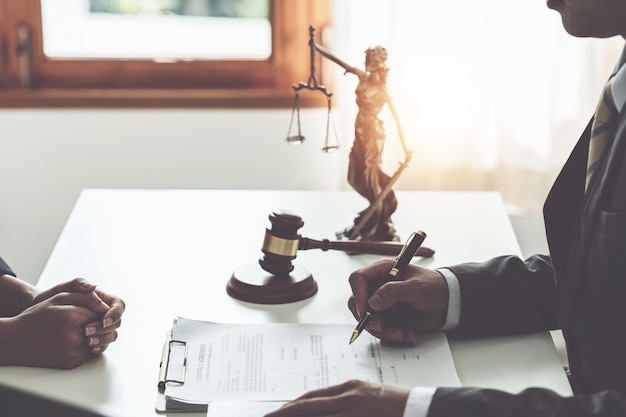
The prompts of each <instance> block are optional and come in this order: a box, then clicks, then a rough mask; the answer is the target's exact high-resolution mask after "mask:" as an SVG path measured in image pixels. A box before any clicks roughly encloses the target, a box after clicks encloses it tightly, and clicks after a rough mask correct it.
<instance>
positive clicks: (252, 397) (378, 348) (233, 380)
mask: <svg viewBox="0 0 626 417" xmlns="http://www.w3.org/2000/svg"><path fill="white" fill-rule="evenodd" d="M353 330H354V325H347V324H300V323H258V324H222V323H213V322H204V321H197V320H189V319H185V318H178V319H177V320H175V322H174V326H173V328H172V334H171V338H172V340H173V341H184V342H185V345H184V346H183V344H177V343H173V344H172V345H171V346H172V347H171V349H172V351H171V354H170V355H171V358H170V361H169V368H168V379H174V380H181V381H182V380H184V383H176V382H168V383H167V384H166V388H165V400H166V404H167V409H198V408H199V407H198V406H202V408H204V409H206V406H207V404H208V403H209V402H211V401H233V400H235V401H289V400H291V399H294V398H296V397H298V396H300V395H302V394H304V393H305V392H307V391H310V390H313V389H318V388H323V387H327V386H329V385H334V384H338V383H341V382H345V381H347V380H350V379H361V380H365V381H372V382H382V383H388V384H397V385H403V386H409V387H410V386H416V385H420V386H433V387H434V386H460V381H459V378H458V375H457V373H456V369H455V367H454V362H453V360H452V354H451V352H450V347H449V345H448V340H447V337H446V335H445V334H444V333H434V334H428V335H422V336H420V337H418V343H417V344H416V345H415V346H411V347H393V346H384V345H381V343H380V341H379V340H378V339H376V338H374V337H372V336H371V335H370V334H369V333H363V334H362V335H361V337H360V338H359V339H357V340H356V341H355V342H354V343H352V344H348V341H349V339H350V335H351V334H352V331H353ZM183 352H184V353H183ZM185 353H186V364H185V366H183V362H185V361H184V360H183V359H181V358H183V356H184V354H185ZM174 356H178V359H176V358H175V357H174Z"/></svg>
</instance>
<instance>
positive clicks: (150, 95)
mask: <svg viewBox="0 0 626 417" xmlns="http://www.w3.org/2000/svg"><path fill="white" fill-rule="evenodd" d="M293 105H294V91H293V90H292V89H290V88H285V89H282V90H276V89H254V88H253V89H97V88H93V89H72V88H63V89H54V88H43V89H20V88H8V89H0V108H4V109H7V108H70V107H73V108H76V107H80V108H257V109H263V108H285V109H291V108H293ZM327 105H328V102H327V99H326V97H325V96H324V95H323V94H305V93H303V94H300V107H301V108H309V107H326V106H327Z"/></svg>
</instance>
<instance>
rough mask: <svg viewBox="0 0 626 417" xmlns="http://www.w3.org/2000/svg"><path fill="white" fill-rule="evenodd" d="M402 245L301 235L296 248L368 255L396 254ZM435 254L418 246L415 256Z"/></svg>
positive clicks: (425, 256)
mask: <svg viewBox="0 0 626 417" xmlns="http://www.w3.org/2000/svg"><path fill="white" fill-rule="evenodd" d="M403 246H404V245H403V244H401V243H394V242H367V241H362V240H328V239H324V240H315V239H309V238H308V237H301V238H300V242H299V244H298V249H300V250H307V249H321V250H323V251H327V250H329V249H333V250H339V251H344V252H351V253H367V254H370V255H383V256H397V255H398V254H399V253H400V251H401V250H402V247H403ZM434 254H435V251H434V250H433V249H430V248H427V247H424V246H422V247H420V248H419V249H418V250H417V254H416V256H422V257H424V258H429V257H431V256H433V255H434Z"/></svg>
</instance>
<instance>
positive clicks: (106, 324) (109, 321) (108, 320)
mask: <svg viewBox="0 0 626 417" xmlns="http://www.w3.org/2000/svg"><path fill="white" fill-rule="evenodd" d="M112 324H113V319H112V318H111V317H107V318H106V319H104V321H103V322H102V327H105V328H106V327H109V326H110V325H112Z"/></svg>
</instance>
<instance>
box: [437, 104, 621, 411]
mask: <svg viewBox="0 0 626 417" xmlns="http://www.w3.org/2000/svg"><path fill="white" fill-rule="evenodd" d="M621 117H622V120H621V121H620V124H619V127H618V129H617V131H616V132H615V138H614V139H613V141H612V142H610V144H609V145H607V148H606V149H605V153H604V156H603V163H602V165H601V167H599V170H598V171H596V173H595V174H594V178H593V179H592V183H591V184H590V186H589V190H588V191H587V193H585V190H584V183H585V175H586V165H587V162H586V161H587V153H588V146H589V136H590V130H591V123H590V124H589V125H588V126H587V128H586V129H585V132H584V133H583V135H582V137H581V138H580V140H579V141H578V143H577V145H576V147H575V148H574V150H573V151H572V153H571V155H570V157H569V159H568V160H567V162H566V164H565V166H564V167H563V169H562V171H561V173H560V174H559V176H558V177H557V179H556V181H555V183H554V185H553V187H552V190H551V191H550V193H549V195H548V198H547V199H546V202H545V205H544V220H545V226H546V235H547V238H548V245H549V248H550V256H549V257H548V256H533V257H531V258H529V259H527V260H526V261H522V260H520V259H519V258H517V257H514V256H504V257H500V258H496V259H492V260H489V261H487V262H485V263H475V264H463V265H457V266H453V267H450V269H451V270H452V271H453V272H454V273H455V274H456V275H457V276H458V278H459V285H460V289H461V300H462V306H461V318H460V323H459V326H458V328H457V329H456V330H455V331H454V332H451V333H450V334H451V336H452V337H455V336H456V337H468V336H471V337H474V336H485V335H499V334H506V333H520V332H533V331H543V330H548V329H553V328H561V329H562V331H563V335H564V338H565V341H566V345H567V353H568V357H569V362H570V369H571V372H572V377H571V382H572V387H573V389H574V392H575V394H576V395H574V396H573V397H569V398H563V397H560V396H558V395H557V394H555V393H554V392H551V391H549V390H545V389H529V390H525V391H523V392H521V393H519V394H516V395H513V394H507V393H504V392H501V391H497V390H485V389H472V388H461V389H448V388H445V389H444V388H441V389H438V390H437V391H436V393H435V396H434V398H433V402H432V404H431V407H430V409H429V413H428V416H430V417H435V416H457V415H459V416H461V415H463V416H513V415H514V416H535V417H540V416H567V417H572V416H603V417H606V416H621V417H623V416H626V117H625V116H624V115H622V116H621ZM520 353H521V354H523V352H520ZM538 382H539V381H538Z"/></svg>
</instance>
